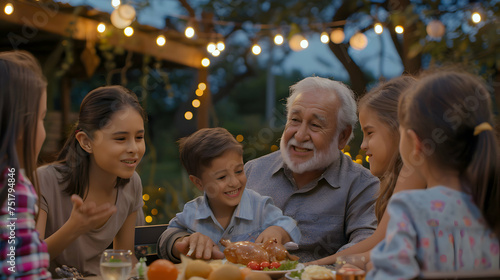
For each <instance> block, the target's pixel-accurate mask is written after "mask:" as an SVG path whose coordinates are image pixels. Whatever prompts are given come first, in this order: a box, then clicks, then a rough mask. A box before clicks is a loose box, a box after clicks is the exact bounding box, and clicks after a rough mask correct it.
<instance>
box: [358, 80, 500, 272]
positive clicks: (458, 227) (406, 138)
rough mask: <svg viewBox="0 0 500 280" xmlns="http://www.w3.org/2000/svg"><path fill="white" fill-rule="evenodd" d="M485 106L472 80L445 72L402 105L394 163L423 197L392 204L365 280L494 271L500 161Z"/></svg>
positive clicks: (403, 195)
mask: <svg viewBox="0 0 500 280" xmlns="http://www.w3.org/2000/svg"><path fill="white" fill-rule="evenodd" d="M491 105H492V104H491V99H490V94H489V92H488V91H487V89H486V87H485V85H484V84H483V82H482V81H481V80H480V79H479V78H478V77H475V76H473V75H470V74H466V73H460V72H455V71H444V70H441V71H440V72H435V73H432V74H429V75H426V76H424V77H423V78H421V79H419V82H417V85H416V86H414V87H413V88H412V89H411V90H410V91H409V92H408V93H407V94H405V95H403V96H402V97H401V99H400V102H399V107H398V118H399V130H400V137H401V138H400V144H399V149H400V154H401V158H402V160H403V163H404V165H405V166H407V167H409V168H411V169H412V170H414V171H415V172H416V173H418V174H419V175H420V177H422V178H423V179H424V181H425V182H426V185H427V189H425V190H412V191H407V192H400V193H397V194H394V195H393V196H392V198H391V200H390V202H389V205H388V206H387V212H388V214H389V216H390V221H389V224H388V227H387V232H386V238H385V240H384V241H382V242H381V243H379V244H378V245H377V246H376V247H375V248H374V249H373V250H372V252H371V260H372V262H373V267H374V269H373V270H372V271H370V273H369V274H368V275H367V279H412V278H416V277H418V276H419V275H420V274H421V272H422V271H484V270H498V269H499V265H500V261H499V239H498V238H499V237H500V219H499V218H498V217H499V216H500V203H499V202H500V184H499V180H498V179H499V178H498V176H499V175H500V170H499V169H500V162H499V156H500V154H499V150H498V140H497V138H496V136H495V132H494V131H493V127H494V120H493V114H492V108H491Z"/></svg>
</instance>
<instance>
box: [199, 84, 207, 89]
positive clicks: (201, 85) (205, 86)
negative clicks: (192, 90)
mask: <svg viewBox="0 0 500 280" xmlns="http://www.w3.org/2000/svg"><path fill="white" fill-rule="evenodd" d="M198 88H199V89H201V90H202V91H203V90H206V89H207V84H205V83H199V84H198Z"/></svg>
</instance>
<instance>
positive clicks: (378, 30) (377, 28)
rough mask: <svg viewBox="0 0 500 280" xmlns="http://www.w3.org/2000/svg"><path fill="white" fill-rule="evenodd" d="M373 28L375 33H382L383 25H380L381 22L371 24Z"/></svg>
mask: <svg viewBox="0 0 500 280" xmlns="http://www.w3.org/2000/svg"><path fill="white" fill-rule="evenodd" d="M373 30H375V33H377V34H379V35H380V34H382V32H384V27H383V26H382V24H381V23H376V24H375V25H374V26H373Z"/></svg>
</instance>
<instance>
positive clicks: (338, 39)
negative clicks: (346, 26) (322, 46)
mask: <svg viewBox="0 0 500 280" xmlns="http://www.w3.org/2000/svg"><path fill="white" fill-rule="evenodd" d="M330 39H331V40H332V42H333V43H334V44H340V43H342V42H344V39H345V34H344V30H342V28H336V29H334V30H332V33H330Z"/></svg>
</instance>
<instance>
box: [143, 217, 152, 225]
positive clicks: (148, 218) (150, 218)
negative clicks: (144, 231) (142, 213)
mask: <svg viewBox="0 0 500 280" xmlns="http://www.w3.org/2000/svg"><path fill="white" fill-rule="evenodd" d="M144 220H146V223H148V224H149V223H151V222H152V221H153V217H151V216H146V218H145V219H144Z"/></svg>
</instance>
